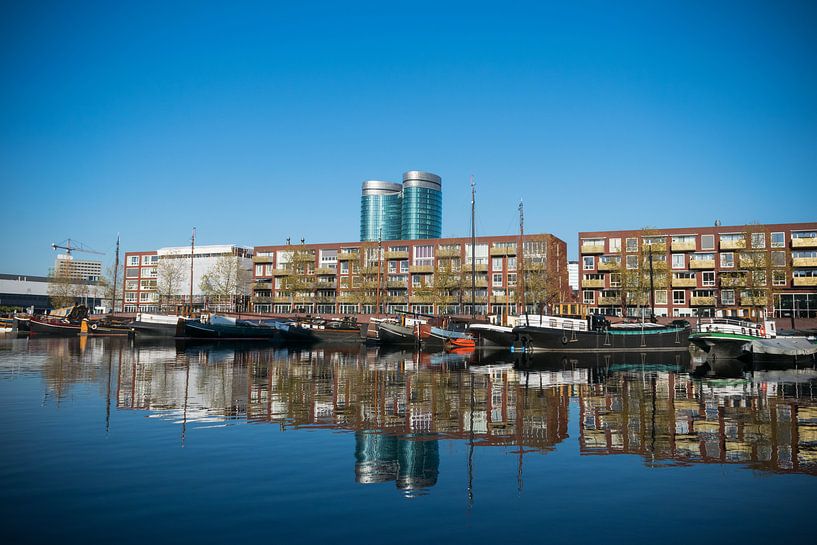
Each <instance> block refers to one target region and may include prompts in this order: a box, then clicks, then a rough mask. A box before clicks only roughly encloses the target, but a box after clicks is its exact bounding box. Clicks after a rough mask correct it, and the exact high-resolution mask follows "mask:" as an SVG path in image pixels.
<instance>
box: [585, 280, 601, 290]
mask: <svg viewBox="0 0 817 545" xmlns="http://www.w3.org/2000/svg"><path fill="white" fill-rule="evenodd" d="M582 287H583V288H603V287H604V280H603V279H602V280H596V279H592V280H587V279H584V278H583V279H582Z"/></svg>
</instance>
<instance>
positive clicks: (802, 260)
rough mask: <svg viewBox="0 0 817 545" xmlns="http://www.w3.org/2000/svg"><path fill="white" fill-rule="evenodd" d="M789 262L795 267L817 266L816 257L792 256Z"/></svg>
mask: <svg viewBox="0 0 817 545" xmlns="http://www.w3.org/2000/svg"><path fill="white" fill-rule="evenodd" d="M791 262H792V265H794V266H795V267H817V257H794V258H792V260H791Z"/></svg>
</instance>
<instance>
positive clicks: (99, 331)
mask: <svg viewBox="0 0 817 545" xmlns="http://www.w3.org/2000/svg"><path fill="white" fill-rule="evenodd" d="M130 334H131V330H130V327H129V326H110V325H99V324H91V325H89V326H88V335H91V336H92V337H127V336H128V335H130Z"/></svg>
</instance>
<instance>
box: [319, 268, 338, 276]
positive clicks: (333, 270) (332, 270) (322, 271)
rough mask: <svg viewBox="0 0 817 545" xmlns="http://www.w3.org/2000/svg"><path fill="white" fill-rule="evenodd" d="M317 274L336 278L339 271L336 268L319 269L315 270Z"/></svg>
mask: <svg viewBox="0 0 817 545" xmlns="http://www.w3.org/2000/svg"><path fill="white" fill-rule="evenodd" d="M315 274H318V275H321V274H322V275H332V276H335V275H336V274H338V270H337V269H336V268H334V267H318V268H317V269H315Z"/></svg>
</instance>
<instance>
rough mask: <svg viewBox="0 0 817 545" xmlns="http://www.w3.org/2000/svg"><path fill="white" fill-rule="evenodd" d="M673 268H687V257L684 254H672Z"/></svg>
mask: <svg viewBox="0 0 817 545" xmlns="http://www.w3.org/2000/svg"><path fill="white" fill-rule="evenodd" d="M672 268H673V269H685V268H686V259H685V258H684V254H672Z"/></svg>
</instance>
